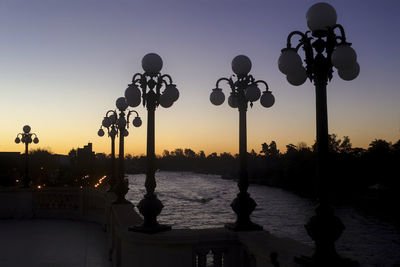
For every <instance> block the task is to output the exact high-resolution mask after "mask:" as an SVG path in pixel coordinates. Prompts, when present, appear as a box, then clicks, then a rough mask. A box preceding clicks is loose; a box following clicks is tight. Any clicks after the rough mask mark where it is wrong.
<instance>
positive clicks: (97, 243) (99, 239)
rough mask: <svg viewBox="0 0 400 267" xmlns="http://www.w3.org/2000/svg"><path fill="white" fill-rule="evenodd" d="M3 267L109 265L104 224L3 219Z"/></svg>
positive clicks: (0, 233)
mask: <svg viewBox="0 0 400 267" xmlns="http://www.w3.org/2000/svg"><path fill="white" fill-rule="evenodd" d="M0 237H1V240H0V266H1V267H25V266H29V267H50V266H51V267H55V266H57V267H64V266H65V267H110V266H111V264H110V262H109V261H108V259H107V257H106V255H107V253H106V251H107V248H106V235H105V233H104V231H103V229H102V226H101V225H99V224H95V223H88V222H82V221H72V220H42V219H28V220H0Z"/></svg>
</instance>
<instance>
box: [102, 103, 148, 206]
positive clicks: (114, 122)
mask: <svg viewBox="0 0 400 267" xmlns="http://www.w3.org/2000/svg"><path fill="white" fill-rule="evenodd" d="M115 104H116V106H117V109H118V111H119V114H118V112H117V111H114V110H109V111H108V112H107V113H106V116H105V117H104V119H103V121H102V126H104V127H106V128H107V129H109V127H111V130H110V131H109V135H110V137H111V140H112V141H111V153H115V148H114V144H113V142H114V140H113V139H114V138H115V136H116V135H118V133H119V151H118V175H117V179H116V181H115V184H114V185H113V186H112V187H111V188H112V191H113V192H114V193H115V194H116V195H117V199H116V201H115V202H113V204H125V203H130V202H129V201H128V200H126V199H125V195H126V193H127V192H128V190H129V187H128V185H129V182H128V180H127V179H125V163H124V160H125V153H124V139H125V137H127V136H128V135H129V132H128V130H127V128H129V117H130V115H131V114H132V113H135V114H136V117H135V118H134V119H133V121H132V125H133V126H135V127H140V126H141V125H142V119H141V118H140V117H139V113H137V112H136V111H135V110H128V109H127V108H128V104H127V103H126V99H125V97H120V98H118V99H117V100H116V102H115ZM109 113H112V114H111V115H110V116H108V114H109ZM97 134H98V135H99V136H103V135H104V131H103V129H101V128H100V130H99V131H98V133H97ZM114 159H115V154H114V155H112V159H111V160H112V162H113V161H114ZM114 167H115V165H114V164H113V163H112V167H111V168H114ZM111 172H112V173H114V170H113V169H112V170H111Z"/></svg>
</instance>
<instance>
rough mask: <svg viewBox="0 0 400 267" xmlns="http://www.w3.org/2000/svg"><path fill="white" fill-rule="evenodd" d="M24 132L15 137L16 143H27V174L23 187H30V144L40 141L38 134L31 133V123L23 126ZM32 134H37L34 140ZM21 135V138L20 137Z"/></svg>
mask: <svg viewBox="0 0 400 267" xmlns="http://www.w3.org/2000/svg"><path fill="white" fill-rule="evenodd" d="M22 131H23V132H22V133H19V134H17V137H16V138H15V143H17V144H19V143H20V142H22V143H24V144H25V176H24V179H23V183H24V185H23V187H26V188H28V187H29V182H30V179H29V167H28V146H29V144H30V143H32V141H33V143H35V144H37V143H39V138H38V137H37V136H36V134H35V133H31V127H30V126H29V125H25V126H24V127H23V128H22ZM32 135H34V136H35V138H34V139H33V140H32ZM19 136H21V138H20V137H19Z"/></svg>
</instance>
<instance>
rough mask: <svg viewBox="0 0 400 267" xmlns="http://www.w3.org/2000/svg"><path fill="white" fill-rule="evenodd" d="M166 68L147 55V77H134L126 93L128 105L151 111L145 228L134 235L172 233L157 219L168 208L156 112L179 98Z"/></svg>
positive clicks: (158, 59) (135, 228)
mask: <svg viewBox="0 0 400 267" xmlns="http://www.w3.org/2000/svg"><path fill="white" fill-rule="evenodd" d="M162 66H163V61H162V59H161V57H160V56H159V55H157V54H155V53H150V54H147V55H145V56H144V57H143V59H142V67H143V70H144V73H136V74H135V75H133V78H132V83H131V84H129V86H128V88H127V89H126V91H125V97H126V100H127V104H128V105H129V106H131V107H136V106H139V104H140V102H141V100H143V106H144V107H146V108H147V155H146V159H147V166H146V181H145V188H146V194H145V195H144V198H143V199H142V200H141V201H140V202H139V204H138V208H139V211H140V213H141V214H142V215H143V217H144V222H143V224H142V225H138V226H132V227H130V228H129V229H130V230H131V231H136V232H143V233H157V232H161V231H167V230H170V229H171V227H170V226H169V225H162V224H159V223H158V222H157V216H158V215H159V214H160V213H161V210H162V208H163V207H164V206H163V204H162V203H161V201H160V200H159V199H158V198H157V195H156V193H155V189H156V186H157V184H156V179H155V152H154V150H155V147H154V124H155V123H154V122H155V110H156V108H157V107H158V106H159V105H161V106H162V107H163V108H169V107H171V106H172V105H173V103H174V102H175V101H177V100H178V98H179V91H178V89H177V88H176V86H175V84H173V82H172V78H171V76H169V75H167V74H161V73H160V71H161V69H162Z"/></svg>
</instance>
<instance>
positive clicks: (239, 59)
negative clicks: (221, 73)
mask: <svg viewBox="0 0 400 267" xmlns="http://www.w3.org/2000/svg"><path fill="white" fill-rule="evenodd" d="M250 70H251V60H250V58H248V57H247V56H245V55H239V56H236V57H235V58H234V59H233V60H232V71H233V72H234V73H235V74H236V75H237V76H239V77H241V76H246V75H247V74H248V73H249V72H250Z"/></svg>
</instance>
